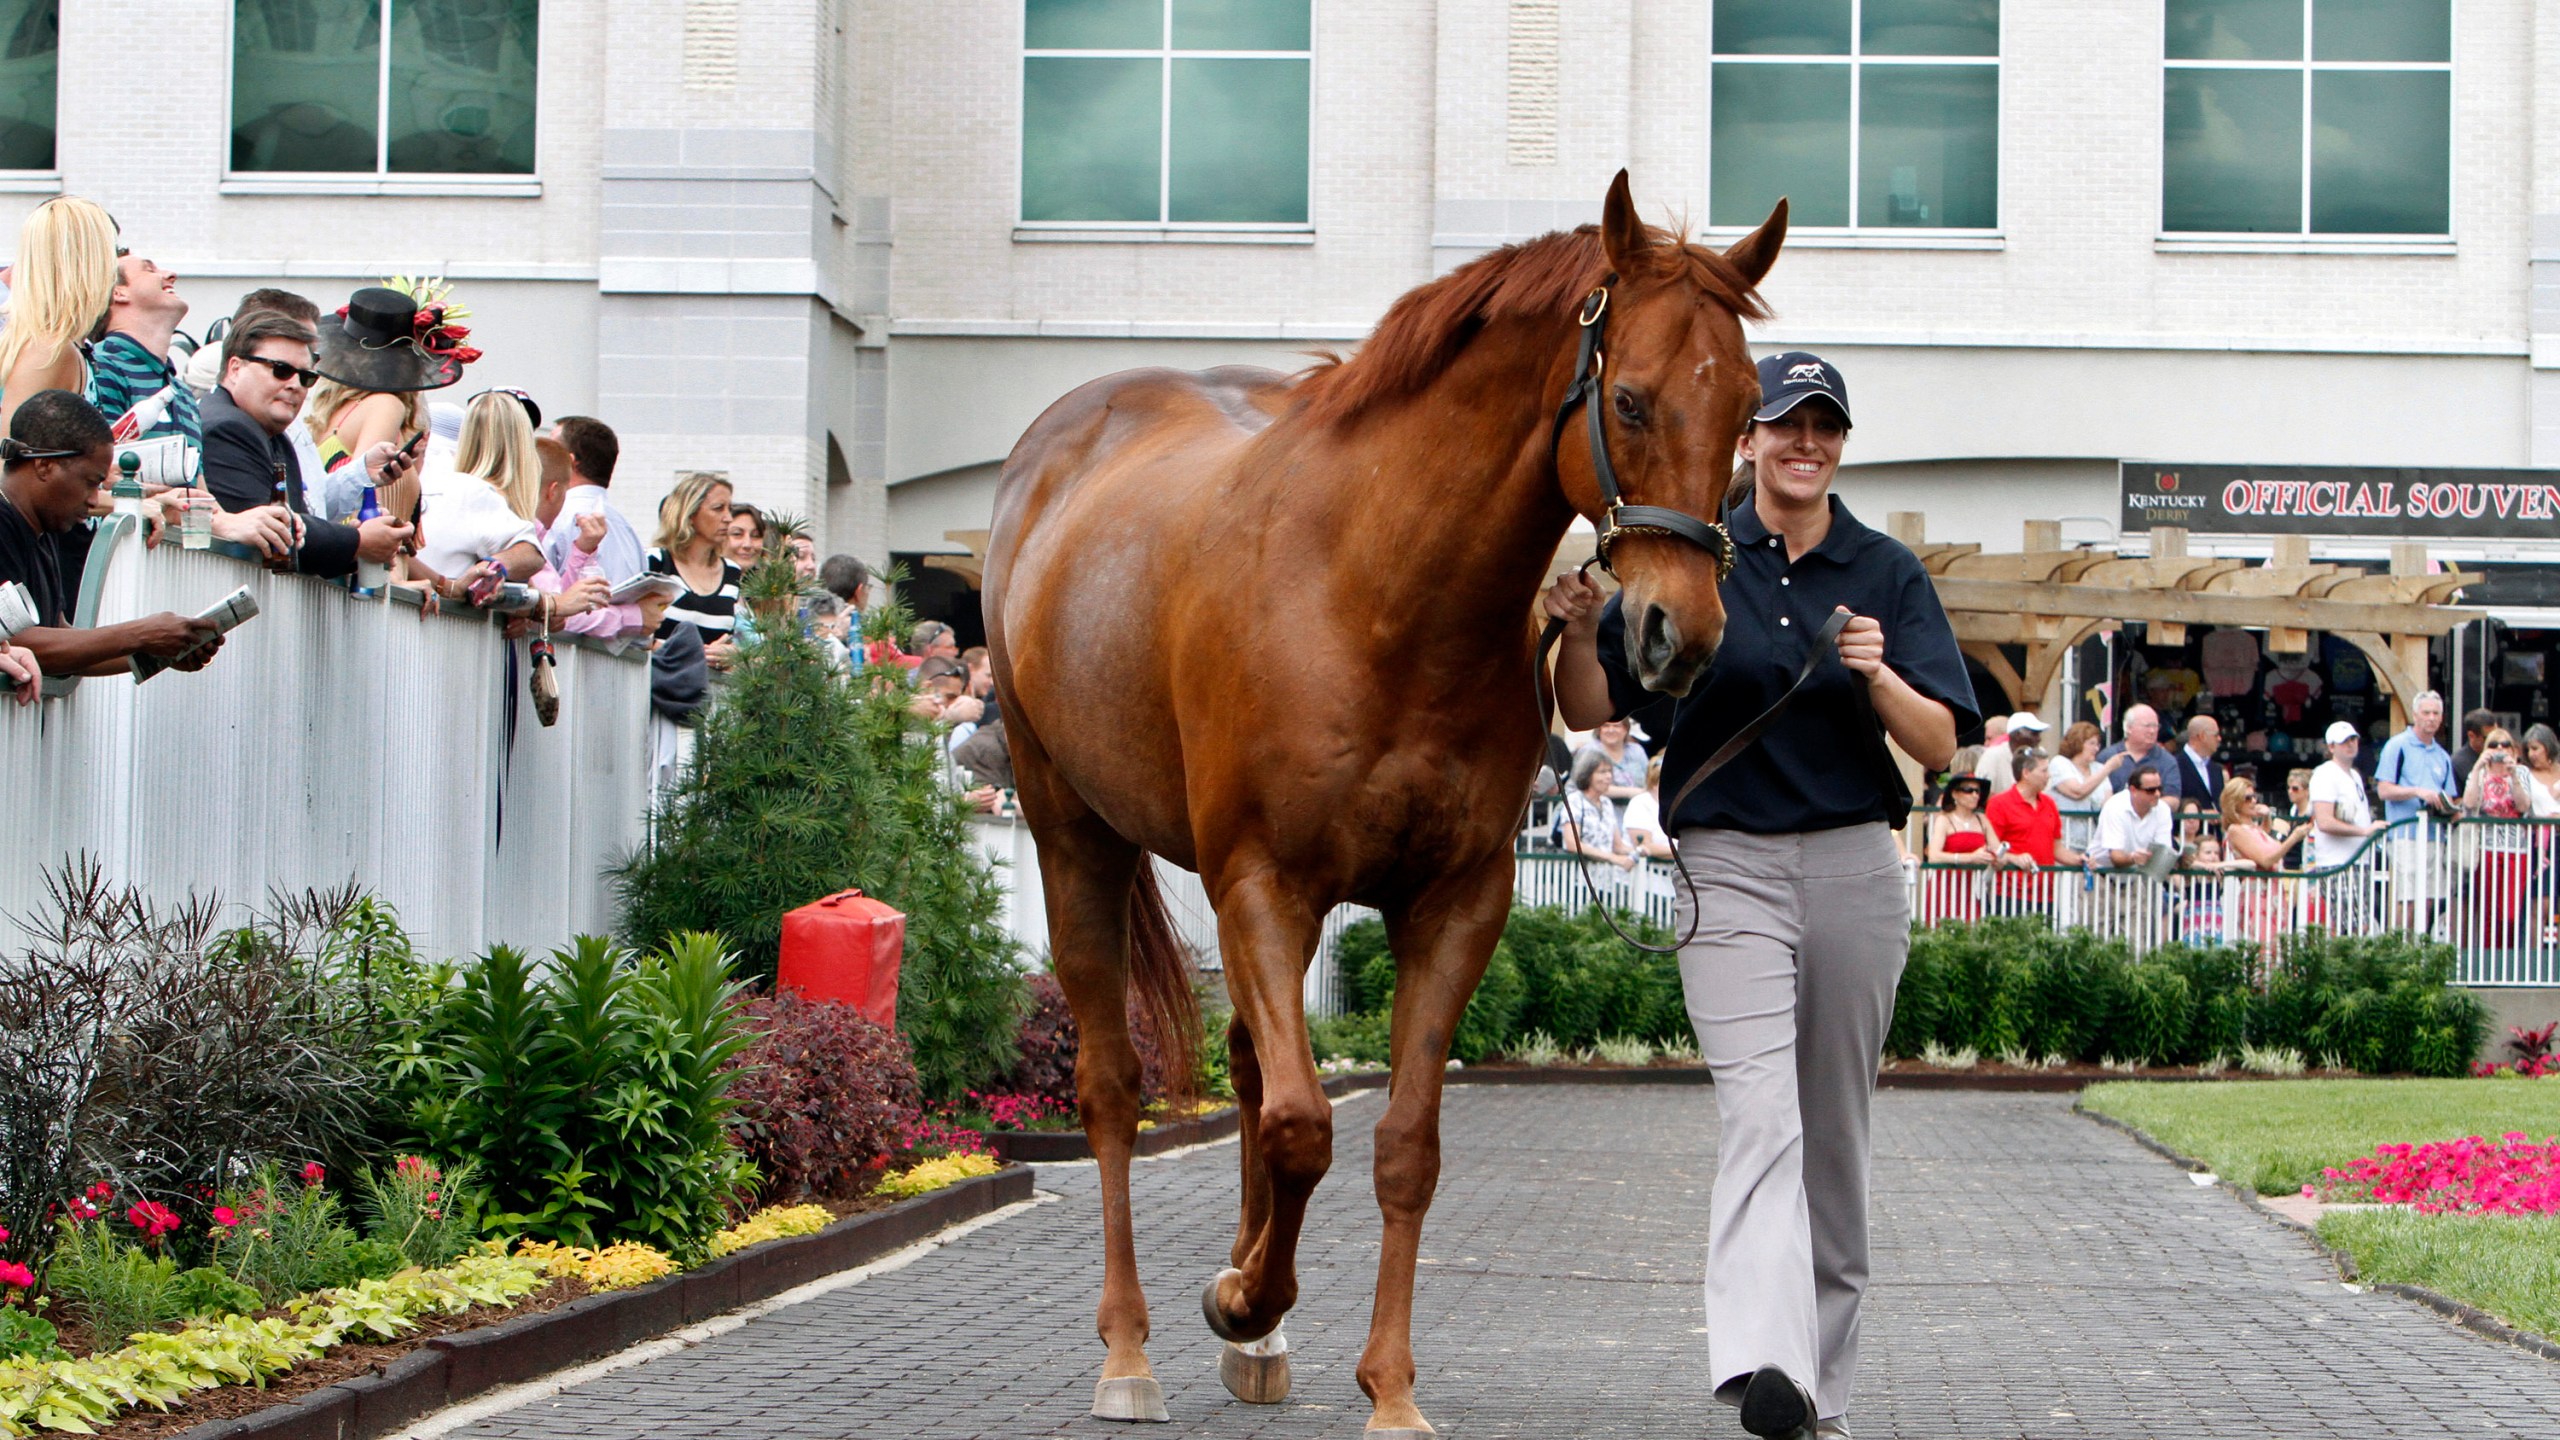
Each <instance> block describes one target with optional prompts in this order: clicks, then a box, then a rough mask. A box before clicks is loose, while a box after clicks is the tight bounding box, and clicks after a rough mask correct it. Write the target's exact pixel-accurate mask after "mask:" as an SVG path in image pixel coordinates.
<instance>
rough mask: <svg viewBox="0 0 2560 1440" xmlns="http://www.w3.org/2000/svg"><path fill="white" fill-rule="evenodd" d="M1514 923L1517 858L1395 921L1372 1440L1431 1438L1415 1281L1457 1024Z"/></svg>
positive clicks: (1369, 1388)
mask: <svg viewBox="0 0 2560 1440" xmlns="http://www.w3.org/2000/svg"><path fill="white" fill-rule="evenodd" d="M1510 913H1511V857H1510V855H1509V854H1507V853H1506V854H1503V855H1501V856H1500V857H1498V859H1497V861H1496V862H1494V863H1490V864H1488V865H1486V866H1485V867H1483V868H1482V869H1480V870H1478V871H1476V872H1474V873H1472V874H1469V875H1466V876H1464V877H1461V878H1460V879H1458V880H1456V881H1454V882H1451V883H1449V884H1448V885H1446V886H1444V887H1443V889H1442V890H1441V891H1438V892H1435V893H1433V894H1430V895H1426V896H1424V897H1423V898H1422V899H1421V900H1419V901H1417V902H1415V903H1414V904H1412V905H1410V906H1408V907H1406V908H1405V909H1404V910H1403V911H1402V912H1401V913H1398V912H1395V911H1390V912H1388V915H1387V943H1388V946H1389V948H1390V949H1392V950H1393V951H1394V953H1395V957H1396V1000H1395V1019H1394V1028H1393V1030H1392V1032H1391V1040H1390V1042H1389V1043H1390V1045H1391V1047H1392V1053H1393V1057H1394V1083H1393V1085H1392V1087H1391V1088H1390V1089H1389V1091H1388V1095H1387V1111H1386V1114H1384V1115H1383V1116H1380V1117H1379V1120H1378V1128H1377V1131H1376V1148H1377V1158H1376V1175H1377V1188H1378V1210H1379V1212H1380V1213H1381V1215H1382V1216H1383V1217H1384V1220H1385V1226H1384V1229H1383V1232H1382V1233H1381V1235H1380V1236H1379V1243H1378V1297H1377V1303H1376V1306H1375V1307H1374V1308H1373V1309H1372V1310H1371V1311H1370V1316H1369V1343H1368V1345H1367V1346H1365V1347H1364V1348H1363V1349H1362V1350H1361V1352H1360V1368H1359V1372H1358V1373H1359V1377H1360V1389H1361V1391H1362V1392H1363V1393H1365V1394H1366V1395H1368V1397H1369V1399H1370V1401H1371V1402H1372V1404H1373V1405H1374V1406H1375V1407H1376V1408H1375V1410H1374V1411H1373V1413H1372V1414H1371V1415H1370V1417H1369V1432H1368V1433H1369V1435H1370V1437H1371V1440H1384V1437H1386V1436H1390V1435H1392V1436H1398V1437H1405V1436H1417V1435H1428V1434H1430V1433H1431V1426H1430V1424H1429V1422H1427V1421H1425V1420H1424V1419H1423V1418H1422V1411H1421V1410H1420V1409H1419V1408H1417V1407H1416V1406H1415V1405H1414V1403H1413V1378H1414V1376H1413V1272H1414V1266H1415V1262H1416V1261H1417V1259H1418V1258H1419V1256H1420V1253H1421V1249H1422V1217H1423V1215H1424V1214H1425V1213H1426V1212H1428V1211H1429V1210H1430V1209H1431V1197H1432V1193H1433V1192H1434V1191H1435V1190H1436V1189H1437V1188H1438V1187H1439V1184H1440V1084H1441V1076H1442V1075H1443V1073H1444V1070H1443V1067H1444V1066H1446V1065H1447V1063H1448V1059H1449V1041H1450V1038H1451V1037H1452V1036H1454V1035H1455V1034H1456V1033H1457V1028H1458V1017H1459V1016H1460V1015H1462V1014H1464V1013H1465V1011H1466V1008H1467V1001H1468V1000H1469V999H1471V998H1472V997H1473V996H1474V995H1475V990H1476V982H1477V981H1478V980H1480V979H1482V978H1483V976H1484V967H1485V962H1486V961H1487V960H1488V959H1490V958H1491V957H1492V955H1493V947H1494V943H1495V942H1496V941H1498V940H1500V939H1501V938H1502V925H1503V921H1504V920H1505V919H1506V918H1507V917H1508V916H1509V915H1510Z"/></svg>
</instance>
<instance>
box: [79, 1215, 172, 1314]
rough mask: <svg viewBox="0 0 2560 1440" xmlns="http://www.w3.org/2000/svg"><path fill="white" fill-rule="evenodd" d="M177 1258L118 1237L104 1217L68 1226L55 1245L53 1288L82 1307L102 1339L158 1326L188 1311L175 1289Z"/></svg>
mask: <svg viewBox="0 0 2560 1440" xmlns="http://www.w3.org/2000/svg"><path fill="white" fill-rule="evenodd" d="M177 1278H178V1262H177V1261H175V1260H172V1259H170V1258H169V1257H168V1256H166V1255H152V1254H147V1253H145V1252H144V1251H143V1250H142V1248H141V1247H140V1246H137V1245H131V1244H127V1243H126V1242H124V1241H122V1240H119V1239H117V1238H116V1237H115V1236H114V1235H113V1234H112V1233H110V1232H109V1231H108V1229H107V1224H106V1222H105V1221H103V1220H92V1221H90V1222H89V1223H87V1224H85V1225H81V1226H77V1227H68V1226H67V1227H65V1229H64V1233H63V1237H62V1243H61V1245H60V1247H59V1248H57V1249H56V1250H55V1251H54V1255H53V1269H52V1271H51V1279H50V1284H51V1287H52V1290H53V1293H54V1294H56V1295H59V1296H61V1297H62V1298H64V1299H66V1300H69V1301H71V1302H73V1303H74V1304H75V1305H77V1306H78V1307H79V1312H80V1316H81V1318H82V1319H84V1320H86V1321H88V1323H89V1329H90V1330H91V1331H92V1332H93V1333H94V1334H95V1335H96V1336H97V1337H98V1339H99V1341H100V1343H102V1344H104V1343H112V1342H113V1341H116V1340H121V1339H123V1338H124V1337H125V1336H128V1335H133V1334H136V1333H139V1332H141V1331H144V1330H156V1329H158V1328H159V1327H160V1326H162V1325H166V1324H167V1323H169V1322H170V1321H172V1320H176V1319H179V1318H180V1317H182V1316H184V1315H185V1314H186V1311H184V1310H183V1309H181V1308H179V1301H178V1297H177V1295H176V1293H175V1290H176V1281H177Z"/></svg>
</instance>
